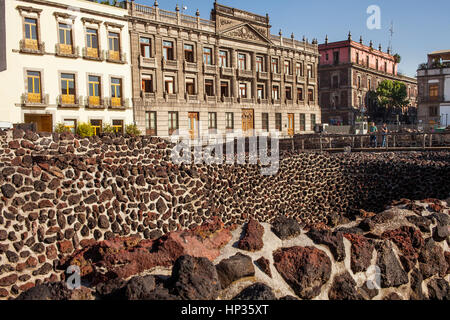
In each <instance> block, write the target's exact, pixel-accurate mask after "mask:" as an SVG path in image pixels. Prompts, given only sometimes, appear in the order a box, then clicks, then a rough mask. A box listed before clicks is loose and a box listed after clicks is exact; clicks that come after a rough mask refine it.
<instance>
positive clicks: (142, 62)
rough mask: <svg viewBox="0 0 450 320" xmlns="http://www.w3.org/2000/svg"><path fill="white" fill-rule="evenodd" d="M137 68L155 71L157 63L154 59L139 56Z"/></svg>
mask: <svg viewBox="0 0 450 320" xmlns="http://www.w3.org/2000/svg"><path fill="white" fill-rule="evenodd" d="M139 66H140V67H141V68H148V69H156V68H158V63H157V62H156V59H155V58H147V57H144V56H139Z"/></svg>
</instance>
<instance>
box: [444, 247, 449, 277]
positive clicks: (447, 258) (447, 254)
mask: <svg viewBox="0 0 450 320" xmlns="http://www.w3.org/2000/svg"><path fill="white" fill-rule="evenodd" d="M444 255H445V260H446V261H447V274H449V273H450V252H447V251H446V252H445V254H444Z"/></svg>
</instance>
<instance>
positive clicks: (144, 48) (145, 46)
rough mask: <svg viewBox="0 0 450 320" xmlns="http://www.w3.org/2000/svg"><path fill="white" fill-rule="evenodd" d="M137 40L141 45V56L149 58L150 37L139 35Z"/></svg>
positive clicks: (150, 54) (150, 53)
mask: <svg viewBox="0 0 450 320" xmlns="http://www.w3.org/2000/svg"><path fill="white" fill-rule="evenodd" d="M139 42H140V46H141V56H143V57H144V58H150V57H151V56H152V50H151V49H152V42H151V40H150V38H144V37H141V38H140V40H139Z"/></svg>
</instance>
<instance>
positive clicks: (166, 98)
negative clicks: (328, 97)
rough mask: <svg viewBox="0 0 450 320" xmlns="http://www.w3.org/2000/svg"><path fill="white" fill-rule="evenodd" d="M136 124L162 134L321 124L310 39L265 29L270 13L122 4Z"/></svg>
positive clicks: (286, 129)
mask: <svg viewBox="0 0 450 320" xmlns="http://www.w3.org/2000/svg"><path fill="white" fill-rule="evenodd" d="M128 10H129V17H130V20H129V29H130V38H131V54H132V57H131V61H132V78H133V105H134V111H135V120H136V123H137V125H138V126H139V128H140V129H141V130H142V131H144V132H145V133H146V134H149V135H157V136H162V137H167V136H169V135H171V134H172V133H173V132H174V131H175V130H177V129H180V130H183V131H184V132H188V134H189V135H190V136H191V138H196V137H198V136H199V135H202V134H203V133H205V132H206V133H208V132H211V131H212V132H217V131H218V132H222V133H227V132H231V131H239V130H242V131H244V132H246V133H250V132H253V130H256V131H262V132H268V131H272V130H278V131H280V132H281V133H282V135H285V136H288V135H293V134H297V133H303V132H311V131H312V130H313V129H314V126H315V124H316V123H320V122H321V118H320V108H319V105H318V92H317V89H318V88H317V67H318V60H319V52H318V46H317V41H313V42H312V43H308V42H307V41H306V40H305V41H297V40H295V39H294V37H293V35H292V37H291V38H289V39H286V38H283V37H282V34H281V31H280V35H279V36H274V35H272V34H271V32H270V31H271V26H270V24H269V17H268V15H266V16H260V15H256V14H253V13H249V12H245V11H242V10H239V9H235V8H230V7H226V6H223V5H220V4H218V3H216V2H215V3H214V9H213V10H212V12H211V20H204V19H200V17H199V13H198V12H197V16H196V17H192V16H188V15H184V14H182V13H181V12H180V9H179V8H178V6H177V8H176V9H175V11H174V12H170V11H165V10H162V9H160V8H159V7H158V3H157V1H155V4H154V6H152V7H150V6H143V5H140V4H137V3H135V2H129V3H128Z"/></svg>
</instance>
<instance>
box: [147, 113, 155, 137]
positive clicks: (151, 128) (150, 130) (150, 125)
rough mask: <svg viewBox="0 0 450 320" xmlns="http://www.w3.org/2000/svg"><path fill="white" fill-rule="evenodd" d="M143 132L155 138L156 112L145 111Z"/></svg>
mask: <svg viewBox="0 0 450 320" xmlns="http://www.w3.org/2000/svg"><path fill="white" fill-rule="evenodd" d="M145 131H146V134H147V135H149V136H156V135H157V131H156V111H147V112H146V113H145Z"/></svg>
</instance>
